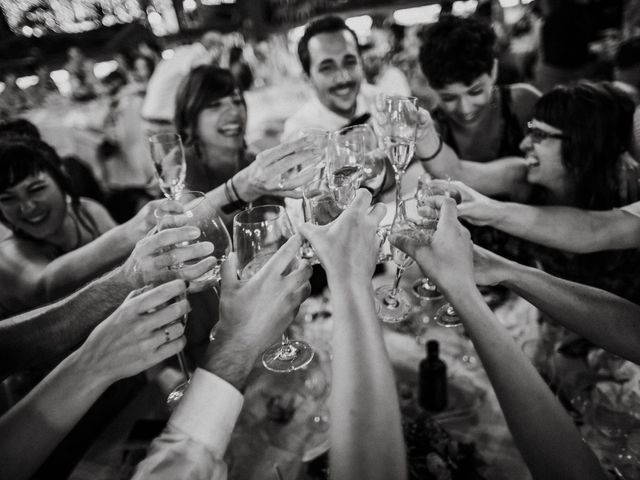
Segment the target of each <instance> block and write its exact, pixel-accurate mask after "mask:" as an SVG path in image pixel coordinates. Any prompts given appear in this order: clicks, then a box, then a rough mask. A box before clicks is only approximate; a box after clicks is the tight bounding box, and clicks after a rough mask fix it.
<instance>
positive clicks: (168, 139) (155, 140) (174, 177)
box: [149, 133, 187, 198]
mask: <svg viewBox="0 0 640 480" xmlns="http://www.w3.org/2000/svg"><path fill="white" fill-rule="evenodd" d="M149 145H150V147H151V160H153V168H154V172H155V176H156V178H157V179H158V183H159V185H160V189H161V190H162V193H163V194H164V196H165V197H167V198H179V197H180V195H181V193H182V190H183V189H184V181H185V177H186V174H187V164H186V161H185V158H184V147H183V146H182V139H181V138H180V135H178V134H177V133H157V134H155V135H152V136H150V137H149Z"/></svg>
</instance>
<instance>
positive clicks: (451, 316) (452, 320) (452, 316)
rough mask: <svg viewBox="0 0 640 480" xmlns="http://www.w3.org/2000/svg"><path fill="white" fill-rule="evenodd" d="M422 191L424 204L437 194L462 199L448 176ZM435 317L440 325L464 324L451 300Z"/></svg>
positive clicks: (427, 182) (458, 201) (458, 200)
mask: <svg viewBox="0 0 640 480" xmlns="http://www.w3.org/2000/svg"><path fill="white" fill-rule="evenodd" d="M419 192H420V198H421V202H422V203H423V204H424V203H425V202H426V201H427V199H428V197H431V196H435V195H442V196H445V197H450V198H453V199H454V200H455V201H456V205H457V204H459V203H460V202H461V201H462V197H461V195H460V192H458V191H457V190H456V189H455V188H454V187H453V186H452V185H451V179H450V178H449V177H447V179H446V181H444V182H443V181H442V180H435V181H434V180H431V181H425V182H424V184H423V187H422V189H421V190H420V191H419ZM434 318H435V320H436V322H437V323H438V325H441V326H443V327H448V328H451V327H458V326H460V325H462V321H461V320H460V318H459V317H458V313H457V312H456V310H455V308H453V305H451V303H450V302H447V303H445V304H444V305H443V306H441V307H440V308H439V309H438V310H437V311H436V314H435V315H434Z"/></svg>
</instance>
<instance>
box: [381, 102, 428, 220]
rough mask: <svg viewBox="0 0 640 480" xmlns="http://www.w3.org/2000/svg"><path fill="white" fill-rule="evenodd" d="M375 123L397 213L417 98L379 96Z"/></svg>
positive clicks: (410, 154) (415, 122)
mask: <svg viewBox="0 0 640 480" xmlns="http://www.w3.org/2000/svg"><path fill="white" fill-rule="evenodd" d="M376 110H377V115H376V121H377V126H378V128H379V133H380V136H381V137H382V143H383V145H384V148H385V150H386V152H387V156H388V157H389V160H390V161H391V166H392V167H393V171H394V174H395V180H396V210H397V209H398V208H399V206H400V203H401V201H402V188H401V182H402V176H403V175H404V172H405V171H406V170H407V167H408V166H409V163H410V162H411V159H412V158H413V153H414V151H415V148H416V136H417V133H418V107H417V99H416V97H403V96H389V95H379V96H378V98H377V99H376Z"/></svg>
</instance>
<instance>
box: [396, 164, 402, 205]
mask: <svg viewBox="0 0 640 480" xmlns="http://www.w3.org/2000/svg"><path fill="white" fill-rule="evenodd" d="M395 178H396V214H397V213H398V208H400V202H401V201H402V174H401V173H400V172H398V171H397V170H396V171H395Z"/></svg>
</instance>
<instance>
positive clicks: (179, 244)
mask: <svg viewBox="0 0 640 480" xmlns="http://www.w3.org/2000/svg"><path fill="white" fill-rule="evenodd" d="M164 220H165V219H163V221H164ZM166 221H173V222H174V224H176V225H179V224H180V221H181V219H180V216H179V215H176V216H173V217H172V218H168V219H167V220H166ZM199 236H200V230H199V229H198V228H196V227H190V226H180V227H178V228H168V229H166V230H162V231H160V232H158V233H155V234H153V235H150V236H147V237H145V238H143V239H142V240H140V241H139V242H138V243H137V244H136V246H135V248H134V249H133V252H131V255H129V257H128V258H127V259H126V260H125V262H124V265H123V266H122V268H123V272H124V274H125V276H126V278H128V279H129V281H130V282H131V284H132V285H134V286H135V287H136V288H140V287H143V286H145V285H157V284H161V283H165V282H167V281H169V280H173V279H176V278H181V279H183V280H187V281H190V280H194V279H196V278H198V277H200V276H201V275H203V274H205V273H206V272H208V271H209V270H211V268H213V266H214V265H215V263H216V260H215V258H213V257H211V256H210V255H211V254H212V253H213V244H212V243H211V242H197V243H189V242H193V241H195V240H196V239H197V238H198V237H199ZM197 259H200V260H199V261H198V262H197V263H195V264H193V265H185V264H184V263H185V262H188V261H190V260H197Z"/></svg>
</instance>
